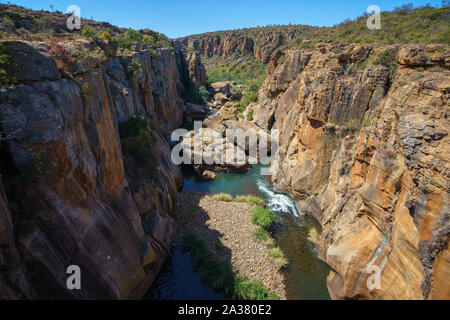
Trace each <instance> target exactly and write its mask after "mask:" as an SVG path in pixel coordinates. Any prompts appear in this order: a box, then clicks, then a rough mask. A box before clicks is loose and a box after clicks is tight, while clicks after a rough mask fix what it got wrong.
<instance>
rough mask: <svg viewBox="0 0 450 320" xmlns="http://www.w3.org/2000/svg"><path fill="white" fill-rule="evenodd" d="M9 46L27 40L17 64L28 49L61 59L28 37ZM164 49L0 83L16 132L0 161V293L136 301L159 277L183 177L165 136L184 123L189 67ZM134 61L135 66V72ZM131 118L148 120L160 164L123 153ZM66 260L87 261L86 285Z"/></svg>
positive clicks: (44, 59) (5, 122)
mask: <svg viewBox="0 0 450 320" xmlns="http://www.w3.org/2000/svg"><path fill="white" fill-rule="evenodd" d="M9 47H13V48H20V50H19V49H17V50H16V53H15V54H16V56H15V59H17V60H18V61H22V60H25V57H23V56H21V55H22V54H27V55H31V56H32V57H33V59H34V60H33V61H41V65H43V66H53V65H54V63H53V60H51V58H49V57H48V56H47V55H45V54H43V53H42V52H40V51H39V50H37V49H32V47H31V46H27V44H12V45H11V46H9ZM33 50H34V51H33ZM157 53H158V56H157V57H152V56H151V55H150V53H149V52H148V51H143V52H140V53H136V54H134V55H133V56H124V57H119V58H117V59H116V58H114V59H110V60H109V62H107V63H106V64H105V65H103V66H101V67H99V68H97V69H95V70H93V71H89V72H86V73H83V74H77V75H75V76H74V78H65V77H62V78H60V76H59V75H58V72H57V70H56V71H55V70H53V69H51V68H49V70H47V73H45V72H41V71H36V72H35V71H34V69H33V66H30V65H28V64H26V63H25V64H23V65H18V67H17V68H18V70H17V73H16V74H17V78H18V79H20V80H23V81H26V80H30V81H31V80H32V81H33V82H31V83H28V84H27V83H24V84H20V85H18V86H15V87H11V88H8V89H0V128H1V132H2V133H3V137H8V139H7V140H6V141H2V147H1V154H2V156H1V159H2V160H1V166H0V167H1V169H0V170H1V174H2V181H1V182H2V184H1V186H0V190H1V192H0V264H1V266H2V272H1V275H0V297H1V298H2V299H13V298H50V299H53V298H59V299H61V298H68V299H133V298H137V299H138V298H141V297H142V296H143V294H144V293H145V291H146V290H147V289H148V287H149V286H150V284H151V283H152V281H153V280H154V278H155V277H156V275H157V273H158V271H159V269H160V267H161V265H162V263H163V261H164V259H165V258H166V256H167V254H168V252H169V250H170V248H171V244H172V241H173V238H174V236H175V232H176V230H175V228H176V225H175V223H174V221H173V220H172V218H171V217H170V213H171V212H172V210H173V207H174V203H175V201H176V197H177V190H178V189H179V188H180V187H181V184H182V175H181V171H180V169H179V168H178V167H177V166H175V165H173V163H172V162H171V160H170V148H169V145H168V143H167V141H166V139H165V135H166V134H167V133H168V132H169V131H170V130H173V129H175V128H178V127H179V126H180V125H181V123H182V119H183V108H182V105H181V102H180V97H179V95H178V87H179V83H180V79H179V74H180V73H182V72H185V70H179V65H178V64H177V59H180V57H177V56H176V55H174V54H172V53H171V52H170V51H169V50H167V49H159V50H158V51H157ZM132 59H137V60H138V61H139V62H140V64H141V65H142V70H140V72H139V73H136V72H135V73H130V72H128V71H129V70H128V69H129V68H130V64H129V62H130V61H131V60H132ZM25 68H26V71H27V72H29V77H28V78H26V77H25V76H21V75H22V74H25V70H23V69H25ZM34 74H36V76H34ZM43 75H45V76H43ZM127 75H128V76H127ZM48 80H50V81H48ZM135 114H141V115H143V117H144V120H145V121H146V122H147V123H148V125H149V126H150V128H152V130H151V134H150V141H148V143H150V144H151V145H152V146H153V148H154V150H157V152H156V154H155V156H154V160H155V167H154V168H147V167H140V166H138V165H137V164H136V162H135V161H134V159H133V158H132V157H126V158H125V157H124V155H123V151H122V147H121V141H120V135H119V123H122V122H125V121H127V120H128V119H130V117H131V116H133V115H135ZM19 247H20V250H18V248H19ZM70 265H78V266H79V267H80V268H81V273H82V290H74V291H70V290H68V289H67V286H66V279H67V276H68V275H67V274H66V269H67V267H68V266H70Z"/></svg>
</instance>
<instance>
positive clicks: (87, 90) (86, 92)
mask: <svg viewBox="0 0 450 320" xmlns="http://www.w3.org/2000/svg"><path fill="white" fill-rule="evenodd" d="M81 94H82V95H83V97H84V98H85V99H89V98H90V97H92V96H93V95H94V91H93V90H92V88H91V86H90V84H89V82H85V83H83V85H82V86H81Z"/></svg>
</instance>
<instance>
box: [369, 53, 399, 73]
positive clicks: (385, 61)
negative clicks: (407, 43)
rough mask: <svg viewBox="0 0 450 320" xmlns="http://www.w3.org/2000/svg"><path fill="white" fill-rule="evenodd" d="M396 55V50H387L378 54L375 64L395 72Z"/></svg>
mask: <svg viewBox="0 0 450 320" xmlns="http://www.w3.org/2000/svg"><path fill="white" fill-rule="evenodd" d="M396 54H397V53H396V52H395V50H392V49H386V50H384V51H382V52H380V53H379V54H378V56H377V57H376V59H375V61H374V64H375V65H382V66H385V67H388V68H389V69H390V70H391V71H393V69H394V68H395V66H396V59H395V58H396Z"/></svg>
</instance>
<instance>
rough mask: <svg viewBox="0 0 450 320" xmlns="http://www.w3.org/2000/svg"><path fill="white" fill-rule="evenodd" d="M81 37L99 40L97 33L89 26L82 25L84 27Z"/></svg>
mask: <svg viewBox="0 0 450 320" xmlns="http://www.w3.org/2000/svg"><path fill="white" fill-rule="evenodd" d="M81 35H82V36H83V37H85V38H88V39H93V40H95V39H98V38H99V36H98V33H97V31H95V30H94V29H93V28H92V27H91V26H89V25H84V26H83V29H82V30H81Z"/></svg>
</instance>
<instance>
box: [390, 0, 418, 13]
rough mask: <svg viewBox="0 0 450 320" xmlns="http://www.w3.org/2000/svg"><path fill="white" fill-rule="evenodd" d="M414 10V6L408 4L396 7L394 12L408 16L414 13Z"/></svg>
mask: <svg viewBox="0 0 450 320" xmlns="http://www.w3.org/2000/svg"><path fill="white" fill-rule="evenodd" d="M412 9H414V4H412V3H406V4H403V5H401V6H400V7H395V8H394V12H397V13H399V14H408V13H409V12H411V11H412Z"/></svg>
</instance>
